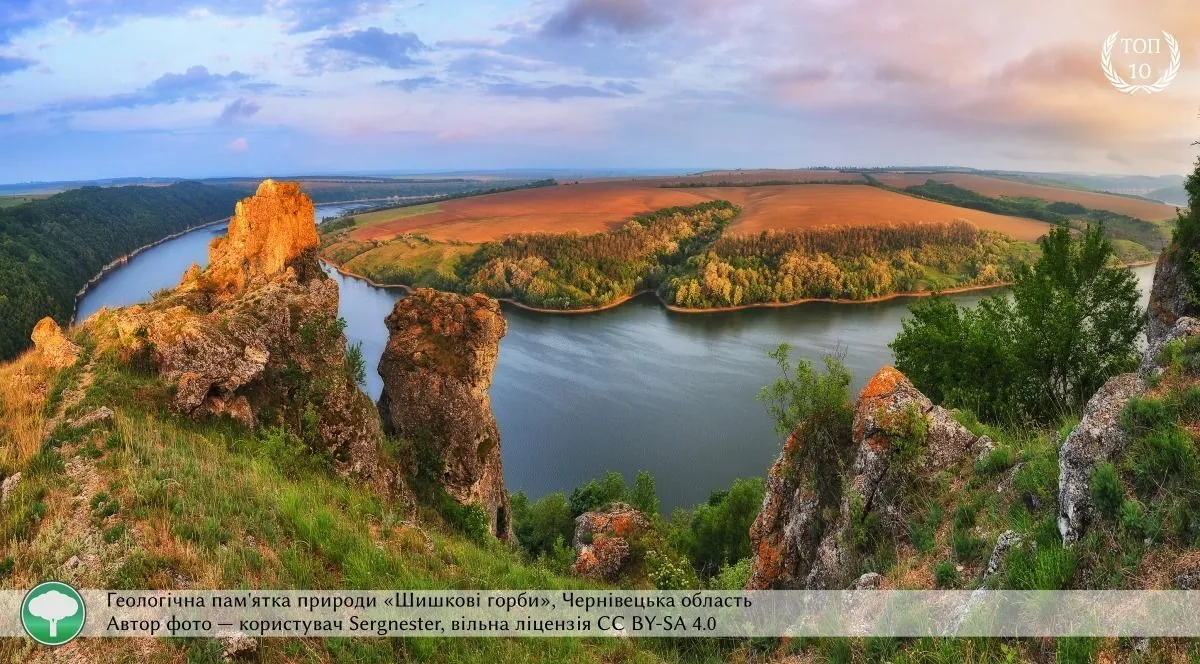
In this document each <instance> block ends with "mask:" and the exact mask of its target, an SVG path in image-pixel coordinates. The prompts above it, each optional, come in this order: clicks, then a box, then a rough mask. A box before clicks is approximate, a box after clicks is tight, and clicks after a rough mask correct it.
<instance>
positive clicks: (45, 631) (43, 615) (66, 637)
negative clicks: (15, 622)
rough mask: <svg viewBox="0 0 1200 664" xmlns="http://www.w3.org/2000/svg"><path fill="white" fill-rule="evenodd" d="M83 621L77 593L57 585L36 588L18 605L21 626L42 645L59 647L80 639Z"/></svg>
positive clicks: (62, 585)
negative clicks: (77, 638) (74, 639)
mask: <svg viewBox="0 0 1200 664" xmlns="http://www.w3.org/2000/svg"><path fill="white" fill-rule="evenodd" d="M86 617H87V609H86V608H84V606H83V597H82V596H81V595H80V594H79V591H77V590H75V589H74V588H72V587H71V586H68V585H67V584H65V583H61V582H59V581H45V582H43V583H39V584H37V585H36V586H34V587H33V590H30V591H29V592H28V593H26V594H25V600H24V601H23V602H21V626H22V627H24V628H25V633H26V634H28V635H29V636H30V638H32V639H33V640H34V641H37V642H38V643H40V644H42V645H47V646H61V645H63V644H64V643H66V642H68V641H70V640H71V639H73V638H75V637H77V636H79V633H80V632H82V631H83V623H84V619H85V618H86Z"/></svg>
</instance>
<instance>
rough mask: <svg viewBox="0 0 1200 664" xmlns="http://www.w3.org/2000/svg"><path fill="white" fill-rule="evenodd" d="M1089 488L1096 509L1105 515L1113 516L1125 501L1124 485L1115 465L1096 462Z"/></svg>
mask: <svg viewBox="0 0 1200 664" xmlns="http://www.w3.org/2000/svg"><path fill="white" fill-rule="evenodd" d="M1091 489H1092V500H1094V501H1095V503H1096V509H1097V510H1099V511H1100V513H1101V514H1103V515H1104V516H1106V517H1109V518H1112V517H1115V516H1116V515H1117V511H1118V510H1120V509H1121V504H1122V503H1123V502H1124V501H1125V487H1124V486H1122V485H1121V478H1119V477H1118V476H1117V469H1116V467H1115V466H1113V465H1112V464H1111V463H1108V462H1104V463H1100V464H1097V465H1096V467H1095V468H1093V469H1092V479H1091Z"/></svg>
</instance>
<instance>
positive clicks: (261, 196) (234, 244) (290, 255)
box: [205, 180, 320, 294]
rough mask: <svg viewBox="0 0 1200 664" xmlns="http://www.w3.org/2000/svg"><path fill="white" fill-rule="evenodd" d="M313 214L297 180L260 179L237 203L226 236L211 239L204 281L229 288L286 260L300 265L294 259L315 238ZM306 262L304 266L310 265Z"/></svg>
mask: <svg viewBox="0 0 1200 664" xmlns="http://www.w3.org/2000/svg"><path fill="white" fill-rule="evenodd" d="M313 219H314V213H313V204H312V200H311V199H310V198H309V197H308V196H306V195H304V194H303V193H302V192H301V191H300V185H299V184H298V183H295V182H275V181H274V180H263V182H262V184H260V185H259V186H258V191H256V192H255V194H254V196H252V197H250V198H247V199H245V200H243V201H241V202H239V203H238V204H237V207H236V208H235V210H234V213H233V217H232V218H231V219H230V220H229V232H228V233H226V234H225V237H222V238H217V239H216V240H213V242H212V246H211V247H210V250H209V265H208V269H207V270H206V275H205V276H206V278H207V283H208V284H209V286H210V287H211V288H212V289H214V290H217V291H220V292H223V293H226V294H234V293H238V292H241V291H243V290H245V288H246V287H247V286H248V285H249V284H251V283H252V282H254V281H255V280H257V279H269V278H270V277H271V276H273V275H277V274H281V273H282V272H283V271H284V270H285V269H286V268H288V267H289V266H290V267H301V266H299V265H296V262H297V259H299V258H300V257H302V256H304V255H305V254H306V253H308V252H310V251H312V250H314V249H316V247H317V245H318V244H320V238H318V237H317V226H316V224H315V223H314V221H313ZM307 263H309V264H308V265H305V266H304V267H312V266H313V265H315V262H312V261H307ZM301 271H302V270H301ZM304 276H311V275H304Z"/></svg>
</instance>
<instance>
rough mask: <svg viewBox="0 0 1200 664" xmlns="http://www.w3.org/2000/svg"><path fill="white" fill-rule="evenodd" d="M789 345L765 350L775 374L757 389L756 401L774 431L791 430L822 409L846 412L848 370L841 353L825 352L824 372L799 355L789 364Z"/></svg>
mask: <svg viewBox="0 0 1200 664" xmlns="http://www.w3.org/2000/svg"><path fill="white" fill-rule="evenodd" d="M790 354H791V346H790V345H788V344H779V346H778V347H777V348H776V349H775V350H772V351H769V352H768V353H767V355H768V356H770V357H771V359H773V360H775V363H776V364H777V365H779V374H780V375H779V377H778V378H776V379H775V382H773V383H771V384H770V385H767V386H766V387H764V388H762V389H761V390H759V392H758V398H759V400H760V401H762V402H764V403H765V404H766V405H767V411H768V412H769V413H770V414H771V416H772V417H774V418H775V431H776V432H778V433H779V434H780V435H786V434H788V433H791V431H792V430H793V429H795V428H796V425H797V424H799V423H800V422H803V421H805V420H808V419H809V418H810V417H812V416H813V415H816V414H819V413H821V412H823V411H830V410H832V411H838V412H845V413H847V414H848V413H849V408H850V407H849V403H850V379H851V376H850V370H849V369H847V368H846V364H845V363H844V362H843V361H842V355H841V354H835V355H826V356H825V358H824V362H825V371H824V373H822V372H819V371H817V369H816V367H815V366H813V363H812V362H810V361H808V360H805V359H800V360H797V361H796V366H795V367H792V366H791V361H790V358H789V355H790Z"/></svg>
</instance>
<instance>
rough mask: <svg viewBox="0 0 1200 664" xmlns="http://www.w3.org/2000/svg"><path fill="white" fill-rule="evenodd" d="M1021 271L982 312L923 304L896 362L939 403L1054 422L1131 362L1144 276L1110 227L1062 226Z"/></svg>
mask: <svg viewBox="0 0 1200 664" xmlns="http://www.w3.org/2000/svg"><path fill="white" fill-rule="evenodd" d="M1040 244H1041V249H1042V254H1041V256H1040V257H1039V258H1038V260H1037V261H1036V262H1035V263H1034V264H1033V265H1032V266H1027V267H1023V268H1020V269H1019V270H1018V271H1017V276H1016V282H1015V284H1014V285H1013V288H1012V293H1011V296H1009V295H996V296H992V297H990V298H987V299H985V300H983V301H982V302H981V303H980V304H979V306H978V307H976V308H975V309H963V308H960V307H958V306H957V305H955V304H954V303H953V302H950V301H949V300H946V299H943V298H933V299H931V300H929V301H928V302H921V303H917V304H914V305H913V306H912V307H911V309H910V311H911V313H912V317H911V318H908V319H906V320H905V321H904V323H903V329H902V330H901V332H900V334H899V335H898V336H897V337H896V339H895V340H894V341H893V342H892V344H891V348H892V351H893V352H894V353H895V355H896V366H897V368H899V369H900V370H901V371H903V372H904V373H905V374H906V375H907V376H908V377H909V378H910V379H911V380H912V381H913V383H914V384H915V385H916V386H917V387H918V388H919V389H921V391H923V392H925V394H926V395H928V396H929V397H930V398H932V399H933V400H934V401H940V402H942V403H946V404H949V405H953V406H962V407H968V408H970V409H972V410H973V411H975V412H977V413H979V414H980V415H981V416H983V417H985V418H987V419H992V420H997V419H1005V418H1016V419H1033V420H1042V421H1044V420H1048V419H1051V418H1053V417H1055V416H1058V415H1060V414H1061V413H1063V412H1065V411H1074V410H1078V409H1079V408H1081V407H1082V406H1083V404H1084V403H1086V402H1087V399H1088V398H1090V397H1091V395H1092V394H1093V393H1095V391H1096V390H1097V389H1099V387H1100V386H1101V385H1103V383H1104V381H1105V380H1107V379H1108V378H1109V377H1111V376H1112V375H1114V374H1117V373H1120V372H1122V371H1125V370H1128V369H1129V368H1131V367H1132V366H1133V365H1134V363H1135V361H1136V347H1135V340H1136V338H1137V335H1138V333H1139V332H1140V330H1141V326H1142V312H1141V311H1140V310H1139V308H1138V290H1137V281H1136V279H1135V278H1134V276H1133V273H1132V272H1130V271H1129V269H1128V268H1125V267H1122V266H1120V265H1118V264H1117V263H1116V262H1115V261H1114V258H1113V250H1112V244H1111V243H1110V242H1109V241H1108V239H1107V238H1106V237H1105V234H1104V229H1103V228H1102V227H1101V226H1099V225H1096V226H1090V227H1089V228H1087V229H1086V230H1085V231H1084V232H1083V233H1082V235H1081V237H1079V238H1074V237H1072V235H1071V231H1070V229H1069V228H1067V227H1066V226H1058V227H1056V228H1054V229H1053V230H1052V231H1050V233H1048V234H1047V235H1046V236H1044V237H1043V238H1042V239H1041V241H1040Z"/></svg>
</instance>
